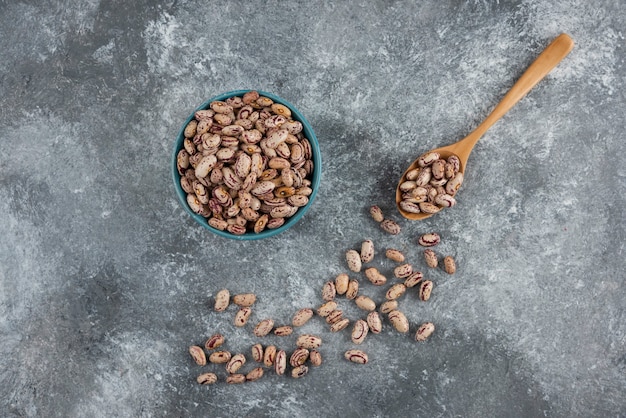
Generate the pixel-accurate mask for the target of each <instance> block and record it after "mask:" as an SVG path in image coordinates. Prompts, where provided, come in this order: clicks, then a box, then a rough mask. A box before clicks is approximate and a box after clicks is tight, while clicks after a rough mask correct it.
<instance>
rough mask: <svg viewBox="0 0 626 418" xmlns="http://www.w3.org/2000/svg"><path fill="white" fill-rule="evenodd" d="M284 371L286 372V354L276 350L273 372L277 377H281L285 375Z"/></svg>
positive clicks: (283, 351)
mask: <svg viewBox="0 0 626 418" xmlns="http://www.w3.org/2000/svg"><path fill="white" fill-rule="evenodd" d="M285 370H287V353H286V352H285V350H278V351H277V352H276V359H275V360H274V371H275V372H276V374H277V375H279V376H282V375H284V374H285Z"/></svg>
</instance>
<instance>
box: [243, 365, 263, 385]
mask: <svg viewBox="0 0 626 418" xmlns="http://www.w3.org/2000/svg"><path fill="white" fill-rule="evenodd" d="M263 373H264V370H263V367H256V368H254V369H252V370H250V371H249V372H248V374H247V375H246V380H247V381H248V382H254V381H256V380H259V379H260V378H262V377H263Z"/></svg>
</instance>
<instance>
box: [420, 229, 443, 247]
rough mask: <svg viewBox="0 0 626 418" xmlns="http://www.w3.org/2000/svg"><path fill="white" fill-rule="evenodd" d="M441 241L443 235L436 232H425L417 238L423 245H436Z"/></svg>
mask: <svg viewBox="0 0 626 418" xmlns="http://www.w3.org/2000/svg"><path fill="white" fill-rule="evenodd" d="M440 241H441V237H440V236H439V234H438V233H436V232H431V233H428V234H423V235H422V236H420V237H419V239H418V240H417V242H418V244H419V245H421V246H422V247H434V246H435V245H437V244H439V242H440Z"/></svg>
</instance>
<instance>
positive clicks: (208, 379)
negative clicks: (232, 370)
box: [196, 373, 217, 385]
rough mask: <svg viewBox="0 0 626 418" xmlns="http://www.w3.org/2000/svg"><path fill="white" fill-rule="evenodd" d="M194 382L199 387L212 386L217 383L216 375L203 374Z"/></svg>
mask: <svg viewBox="0 0 626 418" xmlns="http://www.w3.org/2000/svg"><path fill="white" fill-rule="evenodd" d="M196 380H197V382H198V383H200V384H201V385H212V384H213V383H215V382H217V375H216V374H215V373H203V374H201V375H200V376H198V378H197V379H196Z"/></svg>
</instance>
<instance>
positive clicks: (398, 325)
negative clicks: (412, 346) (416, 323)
mask: <svg viewBox="0 0 626 418" xmlns="http://www.w3.org/2000/svg"><path fill="white" fill-rule="evenodd" d="M389 321H390V322H391V325H393V327H394V328H395V329H396V331H398V332H402V333H405V332H409V320H408V319H407V318H406V316H405V315H404V314H403V313H402V312H400V311H398V310H394V311H391V312H389Z"/></svg>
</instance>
